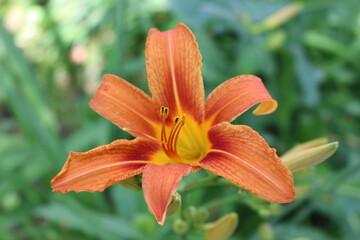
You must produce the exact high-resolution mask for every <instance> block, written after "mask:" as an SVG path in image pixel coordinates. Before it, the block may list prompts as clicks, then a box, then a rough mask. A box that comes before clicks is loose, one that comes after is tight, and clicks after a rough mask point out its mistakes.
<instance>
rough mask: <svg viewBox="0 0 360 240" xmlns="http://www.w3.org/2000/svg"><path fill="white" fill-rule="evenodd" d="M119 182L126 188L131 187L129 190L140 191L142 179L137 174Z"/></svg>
mask: <svg viewBox="0 0 360 240" xmlns="http://www.w3.org/2000/svg"><path fill="white" fill-rule="evenodd" d="M119 184H120V185H121V186H122V187H124V188H126V189H129V190H132V191H135V192H137V191H140V190H141V183H140V180H139V178H137V177H136V176H134V177H131V178H128V179H125V180H123V181H121V182H119Z"/></svg>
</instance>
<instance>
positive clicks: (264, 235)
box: [259, 223, 274, 240]
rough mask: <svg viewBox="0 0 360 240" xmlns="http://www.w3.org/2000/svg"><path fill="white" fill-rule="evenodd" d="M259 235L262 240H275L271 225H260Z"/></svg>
mask: <svg viewBox="0 0 360 240" xmlns="http://www.w3.org/2000/svg"><path fill="white" fill-rule="evenodd" d="M259 234H260V236H261V239H263V240H273V239H274V235H273V231H272V228H271V225H270V224H268V223H263V224H261V225H260V227H259Z"/></svg>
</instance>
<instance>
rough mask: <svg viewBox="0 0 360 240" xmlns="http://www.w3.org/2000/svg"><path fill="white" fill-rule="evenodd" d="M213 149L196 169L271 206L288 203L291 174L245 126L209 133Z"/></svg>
mask: <svg viewBox="0 0 360 240" xmlns="http://www.w3.org/2000/svg"><path fill="white" fill-rule="evenodd" d="M209 138H210V141H211V142H212V144H213V145H212V149H211V150H210V151H209V153H208V155H207V156H206V157H205V158H204V160H202V161H201V162H200V163H199V165H200V166H201V167H203V168H205V169H208V170H210V171H212V172H213V173H215V174H217V175H219V176H222V177H224V178H226V179H228V180H229V181H231V182H233V183H235V184H237V185H238V186H239V187H242V188H245V189H247V190H249V191H251V192H253V193H255V194H258V195H260V196H262V197H264V198H266V199H268V200H270V201H273V202H281V203H286V202H291V201H292V200H293V198H294V195H295V191H294V188H293V176H292V174H291V172H290V170H289V169H288V168H287V167H286V166H285V165H284V164H283V163H282V162H281V160H280V158H279V157H278V156H277V155H276V150H275V149H274V148H270V147H269V145H268V144H267V143H266V142H265V140H264V139H263V138H262V137H261V136H260V135H259V134H258V133H257V132H255V131H254V130H252V129H251V128H250V127H247V126H239V125H238V126H235V125H231V124H229V123H226V122H225V123H220V124H217V125H215V126H213V127H212V128H211V129H210V131H209Z"/></svg>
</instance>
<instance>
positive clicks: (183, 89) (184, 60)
mask: <svg viewBox="0 0 360 240" xmlns="http://www.w3.org/2000/svg"><path fill="white" fill-rule="evenodd" d="M145 54H146V70H147V77H148V81H149V89H150V91H151V93H152V95H153V99H154V101H155V103H156V104H157V106H158V107H160V106H165V107H168V108H169V110H170V115H171V117H170V119H173V118H174V116H175V115H181V114H182V113H187V114H191V115H192V116H193V117H194V118H195V119H196V120H197V121H198V122H202V121H203V116H204V87H203V81H202V76H201V72H200V68H201V66H202V63H201V54H200V52H199V50H198V45H197V43H196V40H195V37H194V35H193V34H192V32H191V31H190V29H189V28H188V27H187V26H185V25H184V24H178V25H177V26H176V28H175V29H173V30H170V31H166V32H160V31H159V30H157V29H151V30H150V32H149V36H148V38H147V41H146V51H145Z"/></svg>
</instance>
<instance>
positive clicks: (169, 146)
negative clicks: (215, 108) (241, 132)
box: [159, 106, 209, 164]
mask: <svg viewBox="0 0 360 240" xmlns="http://www.w3.org/2000/svg"><path fill="white" fill-rule="evenodd" d="M160 117H161V118H162V125H161V132H160V140H161V146H162V149H163V152H164V153H165V154H166V156H167V157H168V158H167V160H165V161H161V163H159V164H166V163H176V164H189V163H192V162H198V161H200V160H201V159H202V158H203V157H204V155H205V153H206V152H207V149H208V146H209V144H208V140H207V137H205V134H204V131H203V130H202V126H199V125H198V124H196V123H195V121H194V120H193V119H191V118H187V116H186V115H185V114H182V115H181V116H176V117H175V118H174V121H173V124H172V126H171V127H170V128H169V127H167V126H166V120H167V118H168V117H169V108H167V107H164V106H162V107H160ZM185 121H186V125H185ZM167 128H168V129H167ZM167 132H168V134H167Z"/></svg>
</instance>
